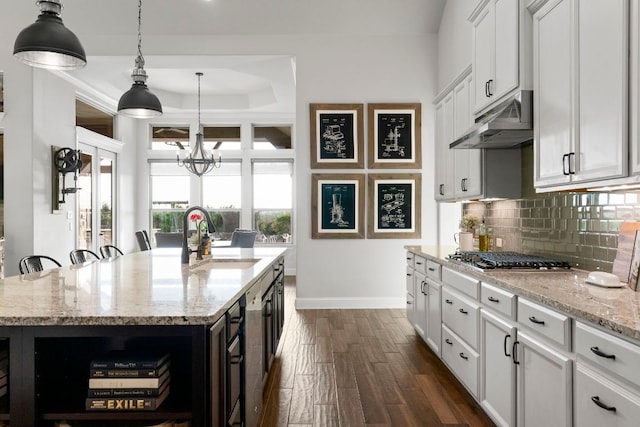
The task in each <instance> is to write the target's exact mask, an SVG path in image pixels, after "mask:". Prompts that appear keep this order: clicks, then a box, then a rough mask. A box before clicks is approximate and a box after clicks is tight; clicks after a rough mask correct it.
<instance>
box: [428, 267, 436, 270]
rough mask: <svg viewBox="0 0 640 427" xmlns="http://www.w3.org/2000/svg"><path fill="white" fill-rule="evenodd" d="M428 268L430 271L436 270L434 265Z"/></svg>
mask: <svg viewBox="0 0 640 427" xmlns="http://www.w3.org/2000/svg"><path fill="white" fill-rule="evenodd" d="M428 270H429V271H436V269H435V268H433V267H429V268H428Z"/></svg>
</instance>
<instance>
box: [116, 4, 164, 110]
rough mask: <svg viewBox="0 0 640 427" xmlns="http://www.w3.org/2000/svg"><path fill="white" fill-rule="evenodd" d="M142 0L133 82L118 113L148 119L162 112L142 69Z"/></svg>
mask: <svg viewBox="0 0 640 427" xmlns="http://www.w3.org/2000/svg"><path fill="white" fill-rule="evenodd" d="M141 26H142V0H138V56H137V57H136V61H135V68H134V69H133V72H132V73H131V77H132V78H133V84H132V85H131V89H129V90H128V91H126V92H125V93H124V94H123V95H122V96H121V97H120V101H119V102H118V113H119V114H122V115H123V116H128V117H133V118H136V119H149V118H152V117H158V116H160V115H161V114H162V105H161V104H160V100H159V99H158V97H157V96H155V95H154V94H153V93H151V91H149V88H148V87H147V84H146V82H147V73H146V72H145V71H144V57H143V56H142V35H141V32H140V27H141Z"/></svg>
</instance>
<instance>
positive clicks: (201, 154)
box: [176, 72, 222, 177]
mask: <svg viewBox="0 0 640 427" xmlns="http://www.w3.org/2000/svg"><path fill="white" fill-rule="evenodd" d="M196 76H198V133H196V143H195V145H194V146H193V149H192V150H191V153H189V155H188V156H187V157H186V158H185V159H184V160H182V161H181V160H180V154H178V155H177V156H176V160H177V161H178V166H184V167H185V168H187V170H188V171H189V172H191V173H192V174H194V175H197V176H199V177H200V176H202V175H204V174H206V173H209V172H211V171H212V170H213V168H219V167H220V164H221V163H222V157H221V156H220V154H218V158H217V159H216V158H215V153H211V154H209V152H208V151H207V150H205V149H204V143H203V140H202V139H203V135H202V124H201V123H200V77H202V73H200V72H197V73H196Z"/></svg>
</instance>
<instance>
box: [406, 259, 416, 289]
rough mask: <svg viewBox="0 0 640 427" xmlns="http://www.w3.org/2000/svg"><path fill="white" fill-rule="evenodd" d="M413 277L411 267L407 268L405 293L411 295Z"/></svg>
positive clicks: (413, 273) (413, 271)
mask: <svg viewBox="0 0 640 427" xmlns="http://www.w3.org/2000/svg"><path fill="white" fill-rule="evenodd" d="M414 276H415V270H414V269H413V267H409V266H407V293H409V294H411V295H413V277H414Z"/></svg>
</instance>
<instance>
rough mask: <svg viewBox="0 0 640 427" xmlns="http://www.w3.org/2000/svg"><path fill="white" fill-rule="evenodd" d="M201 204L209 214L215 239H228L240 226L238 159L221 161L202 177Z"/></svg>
mask: <svg viewBox="0 0 640 427" xmlns="http://www.w3.org/2000/svg"><path fill="white" fill-rule="evenodd" d="M202 206H203V207H205V208H206V209H207V210H208V211H209V213H210V214H211V219H212V220H213V224H214V225H215V227H216V235H215V237H216V239H219V240H230V239H231V233H233V230H235V229H236V228H242V227H240V224H241V220H240V215H241V208H242V168H241V163H240V162H238V161H226V162H225V161H223V162H222V164H221V165H220V168H217V169H214V171H213V172H211V173H209V174H207V175H204V176H203V177H202Z"/></svg>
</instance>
